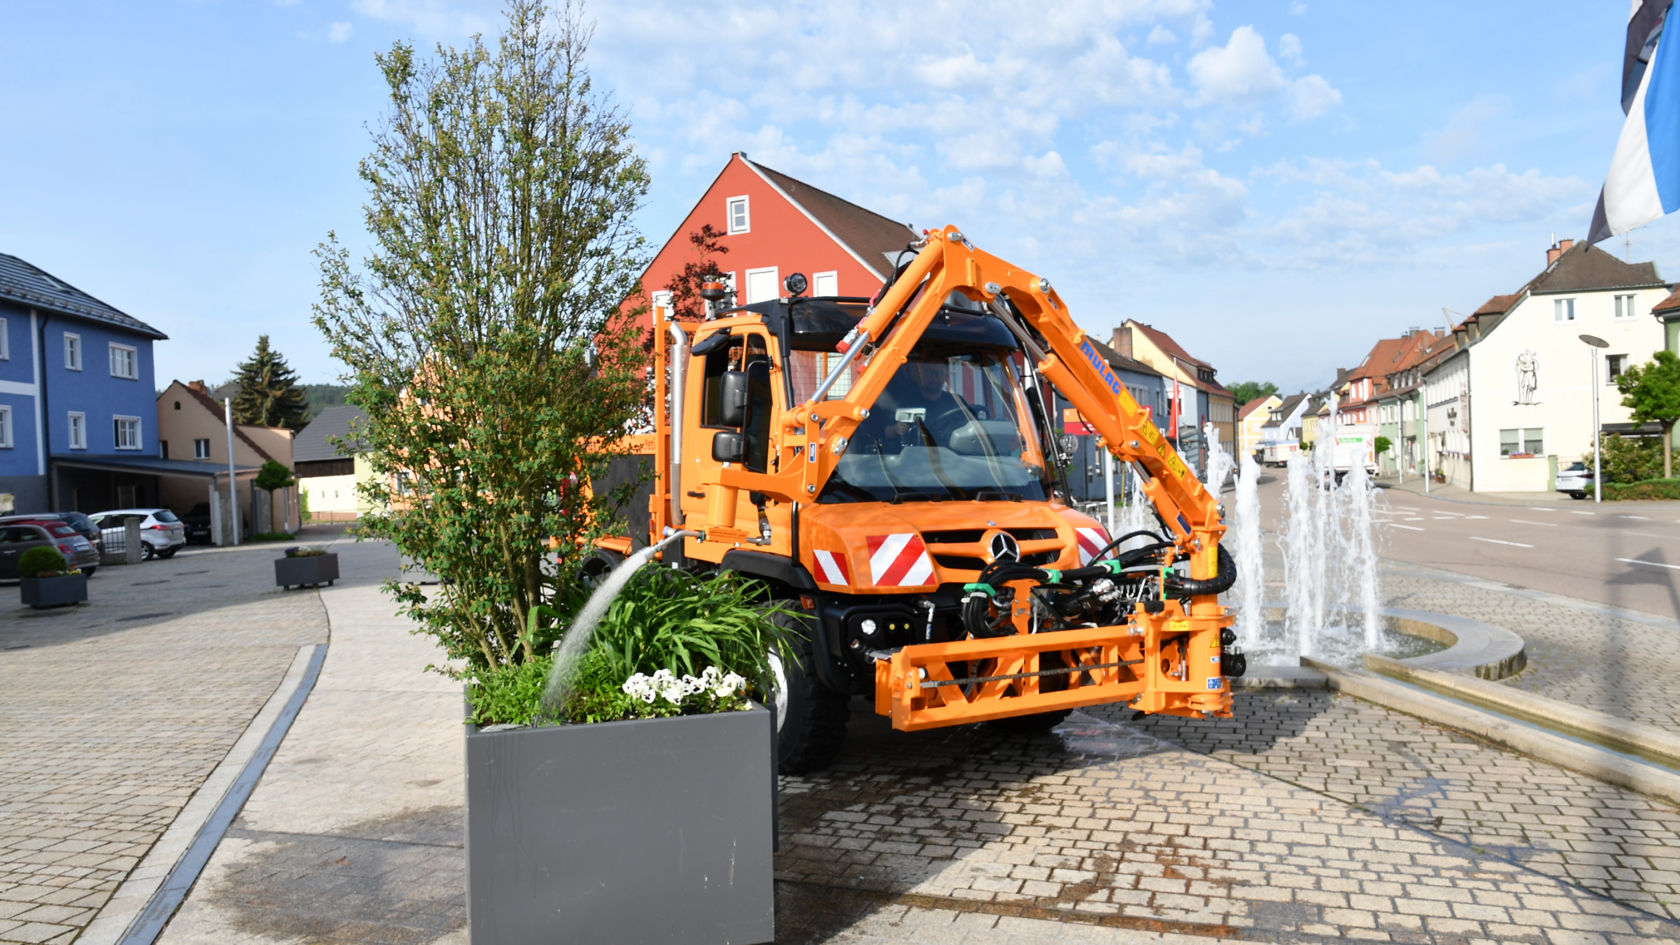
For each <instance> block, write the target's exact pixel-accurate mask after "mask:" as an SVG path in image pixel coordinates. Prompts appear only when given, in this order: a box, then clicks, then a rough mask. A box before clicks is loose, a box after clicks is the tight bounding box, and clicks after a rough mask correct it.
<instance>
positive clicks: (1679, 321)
mask: <svg viewBox="0 0 1680 945" xmlns="http://www.w3.org/2000/svg"><path fill="white" fill-rule="evenodd" d="M1651 317H1652V318H1655V319H1656V320H1657V321H1658V322H1659V323H1661V324H1662V327H1663V347H1665V348H1667V349H1668V350H1670V351H1672V352H1674V353H1675V354H1680V287H1677V288H1675V290H1674V291H1673V292H1672V293H1670V294H1669V296H1668V298H1666V299H1663V300H1662V301H1661V302H1658V303H1657V304H1656V305H1655V306H1654V307H1652V309H1651Z"/></svg>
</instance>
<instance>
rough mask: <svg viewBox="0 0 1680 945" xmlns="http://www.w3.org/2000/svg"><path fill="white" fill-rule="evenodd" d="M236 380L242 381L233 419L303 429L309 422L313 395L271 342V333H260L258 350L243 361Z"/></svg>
mask: <svg viewBox="0 0 1680 945" xmlns="http://www.w3.org/2000/svg"><path fill="white" fill-rule="evenodd" d="M233 381H234V383H236V384H238V385H239V393H237V394H235V395H234V397H233V422H235V423H248V424H252V425H254V426H259V427H285V428H286V429H288V430H301V429H303V427H304V425H305V424H306V423H308V412H309V398H308V397H306V396H304V393H303V390H302V389H300V388H299V387H298V377H297V373H296V372H294V371H293V370H292V369H291V367H290V366H289V365H287V364H286V359H285V358H284V357H282V356H281V354H280V352H278V351H275V350H274V349H272V348H270V347H269V346H268V336H267V335H258V336H257V350H256V351H254V352H252V354H251V359H250V360H248V361H246V362H244V363H243V364H241V365H239V370H238V371H237V372H236V373H235V374H234V376H233Z"/></svg>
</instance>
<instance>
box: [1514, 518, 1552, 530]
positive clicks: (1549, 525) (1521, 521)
mask: <svg viewBox="0 0 1680 945" xmlns="http://www.w3.org/2000/svg"><path fill="white" fill-rule="evenodd" d="M1511 521H1512V522H1514V523H1516V524H1518V525H1543V526H1545V527H1546V528H1556V527H1557V523H1556V522H1531V521H1529V520H1528V519H1526V518H1514V519H1511Z"/></svg>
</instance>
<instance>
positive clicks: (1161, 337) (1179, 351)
mask: <svg viewBox="0 0 1680 945" xmlns="http://www.w3.org/2000/svg"><path fill="white" fill-rule="evenodd" d="M1132 324H1134V325H1136V326H1137V327H1138V330H1139V331H1141V332H1143V334H1144V336H1145V337H1147V338H1148V339H1149V340H1150V341H1153V342H1155V346H1156V347H1157V348H1160V349H1161V350H1162V351H1163V352H1164V353H1165V354H1166V355H1167V357H1169V358H1175V359H1177V360H1179V361H1183V362H1185V363H1187V364H1194V365H1196V366H1197V367H1205V368H1207V369H1208V370H1210V371H1211V370H1213V365H1211V364H1209V363H1207V362H1206V361H1202V360H1200V359H1198V358H1192V357H1191V356H1190V353H1189V352H1188V351H1185V350H1184V349H1183V348H1181V347H1179V345H1178V342H1176V341H1174V340H1172V336H1171V335H1168V334H1167V333H1166V332H1164V331H1162V330H1161V329H1159V328H1152V327H1150V326H1148V325H1145V324H1144V323H1143V322H1140V321H1138V320H1137V319H1135V318H1134V319H1132ZM1204 383H1205V382H1204ZM1220 390H1224V388H1223V387H1222V388H1220Z"/></svg>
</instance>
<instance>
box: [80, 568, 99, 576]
mask: <svg viewBox="0 0 1680 945" xmlns="http://www.w3.org/2000/svg"><path fill="white" fill-rule="evenodd" d="M97 570H99V569H98V568H83V569H82V574H83V575H84V576H86V577H93V572H95V571H97Z"/></svg>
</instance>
